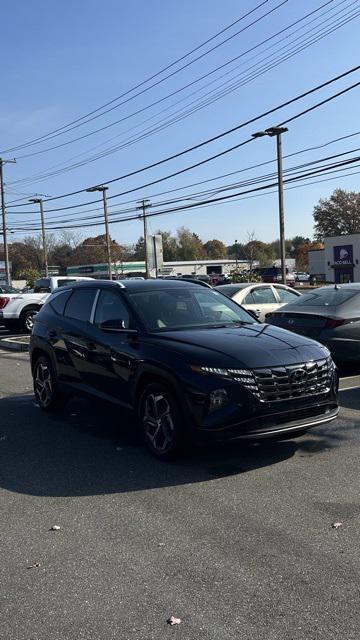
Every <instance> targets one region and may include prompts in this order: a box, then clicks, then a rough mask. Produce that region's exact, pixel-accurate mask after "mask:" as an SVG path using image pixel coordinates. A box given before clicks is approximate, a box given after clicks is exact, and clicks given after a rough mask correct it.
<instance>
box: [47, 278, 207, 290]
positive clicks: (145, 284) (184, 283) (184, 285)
mask: <svg viewBox="0 0 360 640" xmlns="http://www.w3.org/2000/svg"><path fill="white" fill-rule="evenodd" d="M89 286H91V287H112V288H113V289H116V287H117V288H121V289H126V290H127V291H146V290H148V291H149V290H150V289H151V290H154V289H170V288H171V289H172V288H173V287H176V288H177V289H188V288H189V287H196V288H199V286H200V287H201V288H202V287H203V283H201V284H200V283H198V282H196V281H192V282H191V281H189V280H185V278H184V279H182V280H160V279H149V280H95V279H94V280H86V281H77V282H69V284H68V285H66V286H63V287H59V289H57V290H60V288H61V290H62V291H65V289H75V288H76V289H81V288H85V289H88V288H89Z"/></svg>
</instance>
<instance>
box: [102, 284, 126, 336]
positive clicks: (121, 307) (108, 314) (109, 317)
mask: <svg viewBox="0 0 360 640" xmlns="http://www.w3.org/2000/svg"><path fill="white" fill-rule="evenodd" d="M111 321H119V327H120V326H121V327H122V328H123V329H128V328H129V326H130V316H129V311H128V309H127V307H126V304H125V302H124V301H123V300H122V299H121V297H120V294H116V293H114V292H113V291H106V290H104V289H103V290H102V291H101V292H100V295H99V299H98V302H97V305H96V311H95V319H94V324H96V325H97V326H100V325H101V324H103V323H104V322H111ZM120 323H121V325H120Z"/></svg>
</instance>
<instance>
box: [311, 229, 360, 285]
mask: <svg viewBox="0 0 360 640" xmlns="http://www.w3.org/2000/svg"><path fill="white" fill-rule="evenodd" d="M324 245H325V247H324V249H317V250H314V251H309V269H308V270H309V273H310V275H312V276H315V277H317V278H319V279H322V280H325V281H326V282H336V283H338V284H341V283H345V282H360V264H359V260H360V233H354V234H352V235H347V236H332V237H329V238H325V239H324Z"/></svg>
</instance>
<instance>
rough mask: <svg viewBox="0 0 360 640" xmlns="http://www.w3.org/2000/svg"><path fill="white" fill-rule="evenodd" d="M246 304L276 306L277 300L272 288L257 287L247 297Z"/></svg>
mask: <svg viewBox="0 0 360 640" xmlns="http://www.w3.org/2000/svg"><path fill="white" fill-rule="evenodd" d="M245 304H276V298H275V295H274V293H273V291H272V289H271V288H270V287H257V288H255V289H253V290H252V291H251V292H250V294H248V295H247V296H246V298H245Z"/></svg>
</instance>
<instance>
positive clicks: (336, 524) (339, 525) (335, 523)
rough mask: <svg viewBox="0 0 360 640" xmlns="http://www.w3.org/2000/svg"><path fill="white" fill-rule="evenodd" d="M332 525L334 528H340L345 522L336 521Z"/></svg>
mask: <svg viewBox="0 0 360 640" xmlns="http://www.w3.org/2000/svg"><path fill="white" fill-rule="evenodd" d="M331 526H332V528H333V529H340V527H343V526H344V523H343V522H334V523H333V524H332V525H331Z"/></svg>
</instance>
